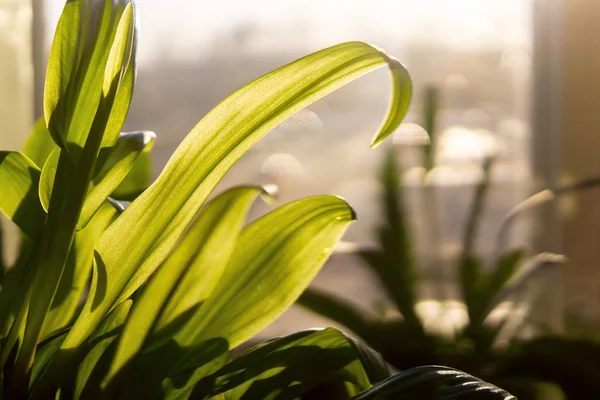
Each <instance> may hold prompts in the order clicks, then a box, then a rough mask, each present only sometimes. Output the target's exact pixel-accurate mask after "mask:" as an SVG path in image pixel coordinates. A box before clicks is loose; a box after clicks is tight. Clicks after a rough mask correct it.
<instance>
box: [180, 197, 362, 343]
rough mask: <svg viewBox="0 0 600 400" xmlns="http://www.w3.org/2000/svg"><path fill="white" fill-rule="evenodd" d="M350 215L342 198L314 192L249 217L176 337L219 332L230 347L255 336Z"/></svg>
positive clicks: (323, 256)
mask: <svg viewBox="0 0 600 400" xmlns="http://www.w3.org/2000/svg"><path fill="white" fill-rule="evenodd" d="M353 220H354V214H353V211H352V209H351V208H350V207H349V206H348V204H347V203H346V202H345V201H344V200H342V199H340V198H338V197H334V196H314V197H309V198H306V199H302V200H298V201H295V202H293V203H289V204H286V205H284V206H282V207H279V208H278V209H276V210H274V211H272V212H271V213H269V214H267V215H265V216H263V217H262V218H260V219H258V220H256V221H254V222H252V223H251V224H250V225H248V226H247V227H245V228H244V229H243V230H242V233H241V235H240V238H239V240H238V242H237V245H236V247H235V251H234V253H233V256H232V258H231V260H230V261H229V264H228V265H227V267H226V269H225V272H224V274H223V277H222V278H221V280H220V281H219V283H218V286H217V287H216V288H215V289H214V291H213V292H212V294H211V296H210V297H209V298H208V299H207V300H206V302H205V303H204V305H203V306H202V307H201V308H200V309H199V310H198V311H197V312H196V313H195V315H194V316H193V317H192V318H190V320H189V322H188V323H187V324H186V326H185V327H184V328H182V329H181V330H180V331H179V332H177V333H176V334H175V335H174V338H175V340H176V341H177V342H178V343H180V344H181V345H182V346H184V347H185V346H192V345H194V344H197V343H199V342H202V341H204V340H208V339H211V338H217V337H220V338H224V339H225V340H227V341H228V343H229V345H230V346H231V348H235V347H236V346H238V345H239V344H240V343H242V342H244V341H246V340H247V339H249V338H251V337H252V336H254V335H255V334H256V333H258V332H259V331H261V330H262V329H263V328H265V327H266V326H267V325H269V324H270V323H271V322H273V321H274V320H275V319H276V318H277V317H278V316H279V315H280V314H281V313H282V312H283V311H284V310H285V309H286V308H288V307H289V306H290V305H292V303H293V302H294V301H295V300H296V299H297V298H298V297H299V296H300V294H301V293H302V291H303V290H304V289H305V288H306V286H308V284H309V283H310V282H311V281H312V279H313V278H314V276H315V275H316V274H317V272H318V271H319V269H320V268H321V266H322V265H323V263H325V261H326V260H327V258H328V257H329V255H330V254H331V249H332V248H333V246H334V245H335V243H337V241H338V240H339V239H340V238H341V236H342V234H343V233H344V231H345V230H346V228H347V226H348V224H349V223H350V222H352V221H353Z"/></svg>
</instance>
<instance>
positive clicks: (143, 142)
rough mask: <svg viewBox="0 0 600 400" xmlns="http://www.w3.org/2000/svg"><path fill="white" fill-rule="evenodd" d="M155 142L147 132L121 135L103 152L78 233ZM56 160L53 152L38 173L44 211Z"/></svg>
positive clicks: (48, 198) (82, 211) (89, 189)
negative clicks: (40, 174) (39, 173)
mask: <svg viewBox="0 0 600 400" xmlns="http://www.w3.org/2000/svg"><path fill="white" fill-rule="evenodd" d="M155 139H156V136H155V135H154V133H153V132H150V131H144V132H131V133H124V134H121V136H120V137H119V139H118V140H117V142H116V144H115V145H114V146H113V147H110V148H105V149H103V151H102V152H101V153H100V155H99V159H98V164H97V169H98V171H97V172H96V173H95V176H94V179H93V180H92V181H91V182H90V184H89V188H88V191H87V195H86V199H85V202H84V203H83V208H82V210H81V215H80V217H79V222H78V224H77V229H78V230H81V229H83V228H85V226H86V225H87V224H88V222H89V221H90V219H91V218H92V216H93V215H94V213H95V212H96V211H97V210H98V208H99V207H100V206H101V205H102V204H103V203H104V202H105V201H106V199H107V198H108V196H110V194H111V193H112V192H113V191H114V190H115V189H116V188H117V187H118V186H119V184H120V183H121V182H122V181H123V179H125V177H126V176H127V174H128V173H129V171H131V169H132V168H133V165H134V164H135V162H136V160H137V159H138V157H139V156H140V155H142V154H143V153H144V152H145V151H148V150H149V149H150V148H151V147H152V146H153V144H154V140H155ZM59 156H60V150H59V149H57V150H56V151H54V152H53V153H52V154H51V155H50V157H48V160H47V162H46V165H44V169H43V170H42V176H41V181H40V201H41V202H42V206H43V207H44V210H46V211H47V210H48V208H49V205H50V198H51V196H52V188H53V187H54V179H55V175H56V169H57V166H58V158H59Z"/></svg>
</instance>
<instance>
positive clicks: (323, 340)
mask: <svg viewBox="0 0 600 400" xmlns="http://www.w3.org/2000/svg"><path fill="white" fill-rule="evenodd" d="M330 380H333V381H335V380H342V381H343V382H347V383H350V384H352V385H353V386H354V387H356V389H357V390H358V391H359V392H360V391H363V390H366V389H368V388H370V387H371V383H370V382H369V378H368V377H367V374H366V373H365V370H364V368H363V365H362V364H361V360H360V358H359V356H358V354H357V352H356V348H355V343H354V342H353V341H352V340H351V339H349V338H348V337H347V336H345V335H344V334H343V333H342V332H340V331H338V330H337V329H334V328H327V329H324V330H313V331H305V332H298V333H295V334H292V335H290V336H284V337H281V338H277V339H274V340H271V341H269V342H267V343H265V344H262V345H259V346H257V347H254V348H252V349H250V350H249V351H248V352H246V353H245V354H242V355H241V356H240V357H238V358H236V359H235V360H233V361H232V362H230V363H228V364H227V365H226V366H225V367H223V368H222V369H221V370H219V371H217V372H216V373H215V374H213V375H212V376H209V377H207V378H205V380H204V381H201V382H200V383H199V384H198V385H197V387H196V389H195V390H194V392H193V395H192V396H194V395H195V396H202V395H206V394H207V390H209V389H210V387H211V386H212V387H213V389H212V391H211V392H209V393H210V394H209V395H210V396H215V395H217V394H221V393H223V394H225V396H226V398H228V399H275V398H277V399H283V398H286V399H291V398H297V397H298V396H300V395H302V394H304V393H306V392H307V391H309V390H310V389H312V388H314V387H316V386H318V385H319V384H322V383H324V382H327V381H330Z"/></svg>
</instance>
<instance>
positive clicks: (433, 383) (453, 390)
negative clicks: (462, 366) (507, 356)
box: [352, 365, 516, 400]
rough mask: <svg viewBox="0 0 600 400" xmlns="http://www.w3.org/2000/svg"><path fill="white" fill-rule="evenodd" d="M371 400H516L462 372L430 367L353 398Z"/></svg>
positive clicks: (414, 371)
mask: <svg viewBox="0 0 600 400" xmlns="http://www.w3.org/2000/svg"><path fill="white" fill-rule="evenodd" d="M370 399H378V400H379V399H403V400H412V399H414V400H420V399H431V400H436V399H440V400H445V399H448V400H450V399H453V400H454V399H455V400H461V399H464V400H466V399H473V400H474V399H481V400H484V399H490V400H516V397H514V396H512V395H511V394H510V393H508V392H506V391H504V390H502V389H500V388H498V387H496V386H494V385H492V384H491V383H487V382H484V381H482V380H481V379H478V378H475V377H474V376H471V375H469V374H467V373H465V372H462V371H459V370H456V369H453V368H448V367H441V366H437V365H433V366H431V365H430V366H424V367H416V368H411V369H409V370H406V371H404V372H401V373H399V374H397V375H394V376H392V377H390V378H388V379H386V380H385V381H383V382H381V383H379V384H377V385H375V386H373V387H372V388H371V389H369V390H367V391H365V392H363V393H361V394H359V395H358V396H355V397H353V398H352V400H370Z"/></svg>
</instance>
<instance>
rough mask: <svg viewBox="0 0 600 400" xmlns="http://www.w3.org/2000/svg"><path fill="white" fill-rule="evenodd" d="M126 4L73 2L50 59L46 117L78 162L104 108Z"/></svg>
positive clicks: (65, 12) (65, 11)
mask: <svg viewBox="0 0 600 400" xmlns="http://www.w3.org/2000/svg"><path fill="white" fill-rule="evenodd" d="M124 3H125V2H124V1H123V0H118V2H117V3H116V4H115V2H114V1H112V0H110V1H109V0H104V1H92V0H72V1H69V2H67V4H66V5H65V7H64V9H63V13H62V15H61V18H60V20H59V23H58V27H57V29H56V33H55V36H54V42H53V44H52V49H51V51H50V58H49V61H48V73H47V77H46V87H45V91H44V115H45V119H46V125H47V126H48V128H49V130H50V133H51V134H52V137H53V139H54V141H55V142H56V143H57V144H58V145H59V146H60V147H62V148H64V149H68V151H69V153H70V155H71V157H72V159H73V160H74V161H77V160H78V157H79V153H80V152H81V149H82V148H83V147H84V145H85V141H86V139H87V135H88V132H89V131H90V128H91V126H92V121H93V120H94V116H95V114H96V110H97V108H98V106H99V104H100V97H101V94H102V87H103V82H104V80H105V68H106V64H107V61H108V59H109V53H110V49H111V47H112V44H113V40H114V38H115V35H116V33H117V26H118V25H117V23H116V21H119V20H120V19H121V16H122V14H123V12H124V11H125V8H126V7H125V5H124ZM113 59H114V57H113ZM111 71H112V69H111ZM109 75H110V76H113V75H114V74H113V73H110V74H109ZM119 129H120V127H119ZM117 134H118V130H117ZM114 139H116V137H115V138H114ZM108 145H111V144H108Z"/></svg>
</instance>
